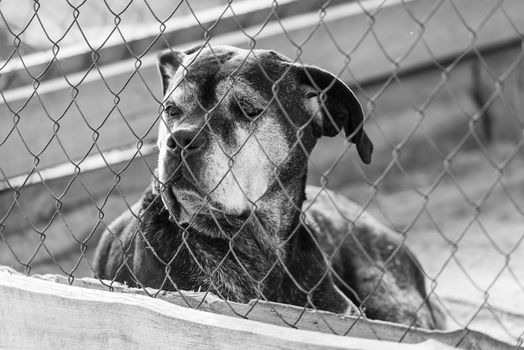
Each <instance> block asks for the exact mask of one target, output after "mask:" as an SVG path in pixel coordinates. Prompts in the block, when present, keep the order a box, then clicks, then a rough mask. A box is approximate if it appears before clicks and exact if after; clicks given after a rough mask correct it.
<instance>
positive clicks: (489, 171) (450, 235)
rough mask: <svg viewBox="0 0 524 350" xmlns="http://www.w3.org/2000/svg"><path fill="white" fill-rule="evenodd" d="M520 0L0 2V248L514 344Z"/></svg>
mask: <svg viewBox="0 0 524 350" xmlns="http://www.w3.org/2000/svg"><path fill="white" fill-rule="evenodd" d="M211 7H213V8H212V9H210V8H211ZM521 7H522V6H521V5H520V4H519V3H518V2H512V1H506V2H504V1H496V0H490V1H488V0H486V1H482V2H479V3H478V4H475V5H472V4H468V3H467V2H465V1H460V0H440V1H433V2H429V1H423V0H412V1H393V0H391V1H387V0H386V1H374V0H369V1H364V0H361V1H354V2H343V1H326V2H315V1H303V2H300V3H299V2H298V1H292V0H286V1H277V0H274V1H267V2H246V1H242V2H237V1H232V0H229V1H214V0H208V1H202V2H192V1H188V0H182V1H180V2H175V3H172V2H162V1H153V0H144V1H138V0H130V1H117V2H106V1H99V2H86V1H84V2H81V1H78V2H74V1H67V2H65V3H60V4H55V3H43V2H42V3H41V2H40V1H37V0H35V1H25V2H23V1H22V2H17V4H16V5H15V4H14V3H10V2H7V1H1V2H0V18H1V20H0V56H1V57H0V58H1V59H2V60H3V61H2V62H0V88H1V90H0V95H1V96H2V99H1V100H0V108H1V119H2V120H1V121H0V123H1V130H0V157H1V158H0V159H1V161H0V172H1V174H2V176H1V178H0V190H1V192H0V196H1V199H0V264H3V265H9V266H12V267H14V268H15V269H17V270H20V271H23V272H25V273H27V274H30V273H35V272H36V273H44V272H59V273H62V274H65V275H67V276H68V278H69V280H70V281H73V279H75V278H79V277H84V276H92V275H95V274H96V275H98V277H100V278H103V283H104V284H106V285H107V286H108V288H111V285H112V283H114V282H115V281H118V282H125V283H127V284H129V285H131V286H134V287H138V288H142V289H143V290H144V291H145V292H146V293H148V294H151V293H150V289H147V288H146V287H155V288H158V289H166V290H175V291H178V290H198V291H203V292H206V293H207V292H209V293H212V294H216V295H217V296H219V297H220V298H222V299H224V300H225V301H226V302H227V304H228V306H229V308H230V310H231V311H232V312H233V313H236V314H238V316H241V317H245V318H248V319H249V316H250V312H251V310H252V309H249V310H248V311H247V312H242V313H241V312H239V311H237V310H236V309H235V305H236V304H235V303H230V302H231V301H232V302H243V303H245V302H248V301H250V300H254V301H252V304H250V305H252V306H253V307H254V306H255V305H256V304H257V303H258V302H265V301H276V302H286V303H291V304H294V305H297V306H299V307H301V308H302V313H301V314H300V316H299V317H298V318H297V319H293V320H289V319H284V318H282V323H283V324H285V325H288V326H291V327H298V326H297V325H298V324H299V323H300V318H301V317H302V316H301V315H303V313H304V312H306V310H307V309H314V310H327V311H335V312H338V313H344V312H347V313H353V314H357V315H359V317H358V318H357V321H356V322H358V320H360V319H361V318H368V317H369V318H372V319H373V318H378V319H387V320H393V321H398V322H402V323H404V324H406V325H408V326H409V327H408V328H407V329H406V334H408V333H409V332H410V330H411V328H412V327H414V326H422V327H429V328H433V327H436V326H437V325H438V324H439V321H438V320H437V319H439V318H441V316H445V317H446V318H447V324H448V326H451V327H461V328H477V329H481V330H483V331H486V332H488V333H490V334H493V335H495V336H497V337H499V338H501V339H504V340H506V341H507V342H510V343H511V344H513V345H515V346H516V347H519V346H520V345H521V343H522V339H523V334H524V329H523V328H522V321H523V320H524V314H522V313H521V312H519V311H518V310H523V308H522V307H524V285H523V279H524V270H523V269H522V267H521V266H520V264H519V263H518V261H519V260H520V258H521V257H522V256H523V253H524V250H523V248H522V240H523V237H524V235H523V234H522V228H523V227H524V225H523V220H522V219H523V214H524V212H523V210H522V202H523V200H524V197H523V194H522V191H521V190H520V186H519V184H520V183H521V180H522V171H521V170H520V169H521V168H522V167H521V166H522V160H523V159H524V158H523V157H522V152H521V147H522V143H523V138H522V130H523V121H522V116H521V113H520V108H519V107H522V102H521V100H522V99H521V97H522V93H523V89H524V88H523V86H524V84H523V76H524V75H523V74H524V68H523V67H524V65H523V64H522V61H523V57H524V53H523V51H522V41H523V34H522V30H523V28H524V26H523V24H522V20H521V19H520V18H519V16H518V12H516V11H515V9H520V8H521ZM396 26H398V27H400V28H402V29H401V30H400V33H401V34H399V35H401V36H400V37H399V36H398V35H397V36H395V35H393V34H391V35H390V36H388V33H392V32H394V31H395V29H394V28H393V27H396ZM181 33H188V34H184V35H182V34H181ZM395 33H396V32H395ZM177 35H178V36H177ZM441 37H443V38H445V41H444V42H442V40H441V39H439V38H441ZM452 38H455V39H456V40H451V39H452ZM218 43H226V44H233V45H235V46H242V47H244V49H243V51H235V52H233V53H232V52H229V51H228V50H229V49H224V48H223V47H221V46H219V45H218ZM193 44H198V45H197V46H196V47H194V48H193V49H190V51H186V53H185V54H182V53H180V52H181V51H180V49H181V48H184V49H188V48H189V47H191V46H192V45H193ZM165 49H167V51H163V52H164V55H163V56H162V58H161V59H160V71H161V72H160V73H161V74H162V76H163V79H164V81H163V84H164V86H163V87H162V82H161V79H160V74H158V72H157V70H158V68H157V66H156V62H157V56H158V54H159V52H160V50H165ZM263 49H271V50H276V51H283V52H285V54H286V56H288V57H289V59H285V58H282V57H283V56H280V55H279V54H275V53H269V52H267V51H264V50H263ZM162 60H164V61H162ZM162 62H163V63H162ZM308 64H314V65H316V66H319V67H321V68H324V69H327V70H328V71H330V73H327V72H326V71H323V70H318V69H317V68H314V67H313V66H310V65H308ZM213 70H214V71H213ZM212 72H214V73H213V79H215V78H216V76H219V75H220V74H222V75H224V74H225V76H223V77H222V78H221V80H213V81H212V80H209V79H208V76H210V75H211V73H212ZM224 72H227V74H226V73H224ZM253 74H254V76H253ZM327 77H328V78H327ZM206 79H207V80H206ZM216 79H218V78H216ZM326 79H327V80H326ZM217 81H219V82H218V83H217ZM342 82H345V83H346V84H349V85H350V86H351V88H352V89H353V91H354V92H355V93H356V95H357V96H358V99H359V100H360V103H361V104H362V106H363V107H364V111H365V112H364V113H363V115H362V120H358V118H357V119H355V118H356V117H355V115H358V108H357V109H355V108H356V107H355V106H357V105H358V104H355V102H351V101H350V100H351V96H352V94H351V92H349V93H348V91H349V90H347V89H348V88H347V86H346V85H344V83H342ZM162 90H164V91H162ZM342 90H343V91H344V93H343V94H342V93H341V91H342ZM210 96H211V97H210ZM341 96H342V97H341ZM348 99H349V100H348ZM348 110H349V111H350V112H351V113H349V112H348ZM362 127H363V128H364V129H365V130H366V132H367V134H369V136H370V138H371V139H372V141H373V143H374V154H373V160H372V162H371V165H369V166H365V165H362V163H361V162H360V160H359V158H358V155H357V153H358V154H360V156H361V158H362V159H363V160H365V155H364V156H362V154H365V153H366V145H365V142H364V141H362V140H363V139H362V137H363V136H362ZM157 129H159V130H160V133H159V136H158V138H157V135H156V130H157ZM334 134H338V136H336V137H333V138H326V137H323V138H319V136H320V135H324V136H334ZM348 141H349V142H348ZM354 144H355V145H356V147H355V145H354ZM315 145H316V147H315V148H313V146H315ZM359 147H360V148H359ZM356 148H358V152H356V151H355V149H356ZM367 151H368V152H371V151H370V150H369V149H368V150H367ZM362 152H364V153H362ZM349 169H351V170H349ZM306 175H307V184H308V186H310V185H316V186H318V187H308V189H307V190H306V191H305V192H304V187H303V186H304V185H305V184H306ZM150 183H152V185H149V184H150ZM148 186H149V187H148ZM146 188H149V189H148V190H146V193H145V194H143V191H144V189H146ZM328 188H329V189H330V190H328ZM331 190H334V191H335V192H338V193H341V194H343V195H346V196H348V197H350V198H351V199H352V200H353V201H354V202H353V201H350V200H348V199H347V198H345V197H343V196H340V195H339V194H336V193H335V192H333V191H331ZM304 193H305V194H306V195H307V199H306V197H305V196H304ZM140 198H142V199H140ZM144 198H145V199H144ZM137 201H138V203H139V204H138V205H137V204H134V203H135V202H137ZM355 203H359V205H357V204H355ZM122 211H124V212H126V213H127V214H125V215H126V217H125V219H117V221H114V220H115V219H116V218H117V217H118V215H119V214H120V213H121V212H122ZM370 214H372V215H373V216H374V217H376V218H377V219H378V220H377V219H374V218H373V217H371V216H370ZM112 222H114V223H112ZM380 222H382V223H383V224H385V226H384V225H383V224H382V223H380ZM111 223H112V224H111ZM386 226H389V227H392V228H393V229H394V230H395V231H393V230H390V229H389V228H386ZM103 232H105V233H103ZM122 232H127V233H128V234H129V236H122V235H123V234H122ZM101 236H102V237H104V238H102V243H99V241H100V237H101ZM104 240H105V242H106V243H103V242H104ZM110 241H111V242H112V243H108V242H110ZM99 244H101V245H102V246H103V245H104V244H106V248H107V249H106V251H105V253H99V255H98V257H97V258H96V259H98V262H97V264H95V265H96V266H94V265H93V259H94V254H95V248H96V247H97V245H99ZM101 251H102V250H101ZM137 252H140V253H137ZM100 254H101V255H100ZM101 256H102V257H101ZM414 257H416V258H414ZM417 260H418V261H417ZM344 264H345V265H344ZM403 278H404V279H405V280H403ZM156 295H157V294H155V293H154V294H152V296H156ZM181 295H182V296H183V294H181ZM188 305H189V303H188ZM189 306H191V305H189ZM192 306H193V307H195V305H192ZM196 307H199V305H197V306H196ZM243 310H244V309H243ZM388 310H389V311H388ZM391 310H394V311H391ZM439 310H440V311H439ZM318 315H319V317H321V318H322V315H323V314H322V313H318ZM399 315H400V316H399ZM324 322H325V324H326V326H327V327H328V328H330V325H329V322H328V321H326V320H324ZM350 330H351V327H350V328H349V329H347V330H345V332H343V333H345V334H347V333H349V332H350ZM332 331H333V332H334V333H340V332H337V331H335V329H332Z"/></svg>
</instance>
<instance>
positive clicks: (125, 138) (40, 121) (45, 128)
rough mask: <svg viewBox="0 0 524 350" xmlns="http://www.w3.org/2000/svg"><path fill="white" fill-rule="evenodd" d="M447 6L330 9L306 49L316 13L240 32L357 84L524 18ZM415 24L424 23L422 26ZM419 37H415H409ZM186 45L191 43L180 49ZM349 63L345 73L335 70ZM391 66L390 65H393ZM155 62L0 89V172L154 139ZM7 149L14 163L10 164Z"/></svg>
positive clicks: (235, 39) (238, 41) (456, 50)
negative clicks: (35, 85) (475, 30)
mask: <svg viewBox="0 0 524 350" xmlns="http://www.w3.org/2000/svg"><path fill="white" fill-rule="evenodd" d="M454 4H455V5H454V6H455V7H454V6H452V5H451V4H449V2H444V3H442V4H440V5H438V8H436V9H433V7H434V6H436V5H435V3H434V2H432V1H427V0H423V1H408V2H406V1H399V0H389V1H386V2H385V3H384V2H383V1H375V0H371V1H364V2H354V3H353V2H352V3H347V4H343V5H338V6H333V7H330V8H329V9H328V11H327V13H326V16H325V17H323V18H322V24H321V26H320V27H319V28H318V29H316V31H315V32H314V33H313V34H312V36H311V38H309V39H308V40H307V41H306V42H305V43H303V41H304V40H305V39H306V38H307V37H308V36H309V35H310V34H311V32H312V31H314V30H315V28H316V26H317V24H318V23H319V15H318V14H303V15H298V16H293V17H288V18H285V19H283V20H281V21H280V22H277V23H269V24H268V25H266V26H264V27H263V29H261V28H260V26H255V27H252V28H247V29H246V30H245V32H246V33H251V34H253V35H254V34H255V33H257V32H260V33H258V34H257V35H256V37H255V39H256V45H255V47H256V48H271V49H276V50H278V51H281V52H283V53H285V54H288V55H290V56H291V57H296V56H297V50H298V49H297V46H299V47H300V60H301V61H304V62H307V63H312V64H316V65H319V66H322V67H324V68H326V69H329V70H331V71H333V72H335V73H338V72H340V73H341V76H342V78H343V79H345V80H347V81H357V82H359V83H361V84H362V83H365V82H366V81H377V79H384V78H387V77H390V76H391V74H393V73H395V74H401V73H402V71H403V70H407V71H413V69H415V68H417V67H421V66H427V65H431V66H433V67H434V66H435V62H437V61H439V60H449V58H450V57H455V56H457V55H459V54H461V53H462V52H463V50H464V49H468V48H469V49H471V48H472V47H475V48H476V49H477V50H480V51H482V50H487V49H490V48H492V47H493V46H497V45H501V43H508V42H510V43H511V42H513V41H515V40H516V39H517V41H518V40H520V37H519V35H518V33H516V32H515V28H517V30H521V31H522V30H523V28H524V18H523V17H522V16H520V15H519V14H520V13H523V12H524V2H522V1H520V0H507V1H505V2H504V3H503V6H504V9H505V10H506V13H507V14H508V16H509V18H510V19H511V20H512V21H513V25H514V26H515V28H514V27H513V26H512V25H510V24H509V22H508V19H507V18H506V17H505V14H504V13H502V12H501V11H500V10H496V11H495V12H494V13H491V12H490V9H491V8H493V7H494V6H495V5H496V4H498V2H497V3H496V2H495V1H493V0H479V1H476V2H474V3H473V2H470V1H466V0H459V1H455V2H454ZM363 9H365V10H366V11H368V12H369V13H371V14H373V16H372V18H373V22H372V23H373V32H368V31H367V30H368V28H369V25H370V21H371V19H370V17H369V15H368V14H366V13H364V12H363ZM408 10H409V11H408ZM456 11H459V12H460V13H461V14H462V16H463V18H460V17H458V16H457V15H456ZM488 15H489V16H488ZM486 17H487V19H486ZM415 19H416V20H419V21H423V23H424V26H423V28H424V29H421V28H422V27H421V26H420V25H419V24H417V23H416V20H415ZM485 19H486V21H484V20H485ZM463 21H464V22H465V23H466V24H467V25H469V26H470V27H472V28H476V27H477V26H478V25H479V23H482V24H483V26H482V28H481V29H480V30H479V31H478V33H477V37H476V38H475V40H474V41H472V39H471V33H470V32H469V31H468V30H467V29H466V28H467V27H466V25H465V24H464V23H463ZM283 28H284V29H285V33H284V29H283ZM328 30H329V31H328ZM419 32H420V33H422V36H421V38H422V40H418V39H417V38H419V35H418V33H419ZM361 39H362V40H361ZM377 40H378V41H379V42H380V45H381V46H378V42H377ZM334 41H336V43H337V44H336V45H335V43H334ZM519 42H520V41H519ZM212 43H215V44H217V43H225V44H232V45H238V46H243V47H249V46H250V44H251V40H250V39H249V38H248V37H247V36H246V34H245V33H244V32H233V33H228V34H222V35H217V36H214V37H213V38H212ZM187 46H190V44H186V45H183V47H187ZM426 47H429V48H430V49H431V52H429V51H428V50H427V49H426ZM178 48H181V47H178ZM383 52H387V54H388V55H389V56H390V58H387V57H386V56H385V55H384V53H383ZM346 53H347V54H346ZM404 54H405V55H404ZM348 55H349V56H348ZM347 59H350V61H349V66H348V69H344V70H343V69H342V68H343V67H344V66H345V63H346V62H345V60H347ZM391 59H397V61H396V62H397V63H396V64H395V63H393V62H392V61H391ZM155 61H156V53H155V54H151V55H146V56H144V57H143V58H142V59H141V61H140V68H138V72H139V74H140V75H138V73H136V71H137V69H136V64H137V62H136V60H134V59H132V60H126V61H123V62H120V63H116V64H109V65H106V66H102V67H100V73H99V72H98V71H96V70H92V71H90V72H89V73H87V74H86V73H76V74H72V75H70V76H69V77H68V79H69V83H66V82H65V81H64V79H54V80H50V81H46V82H43V83H42V84H40V85H39V87H38V89H37V91H38V96H33V97H32V98H29V96H32V95H33V94H34V88H33V87H32V86H29V87H27V86H26V87H21V88H18V89H14V90H10V91H5V92H3V93H2V97H3V100H4V101H3V103H1V104H0V115H3V116H6V117H5V118H0V140H3V139H4V138H6V137H7V136H8V135H9V134H10V133H11V134H10V136H9V137H7V140H6V141H5V142H4V143H3V144H2V146H1V147H0V158H1V159H3V160H4V161H3V162H2V164H1V168H2V171H3V173H4V174H6V176H7V177H11V176H14V175H18V174H21V173H25V172H28V171H30V170H31V169H33V167H34V164H35V162H37V163H38V167H39V168H42V167H47V166H50V165H53V164H58V163H62V162H66V161H67V156H69V157H70V158H73V159H77V158H80V157H83V156H85V155H86V154H89V152H90V149H91V147H93V145H94V143H96V146H97V147H99V148H100V149H101V150H108V149H112V148H114V147H119V146H121V145H124V144H129V143H132V142H137V141H139V140H141V139H143V138H145V139H146V140H152V139H154V132H153V133H152V132H151V131H150V130H151V128H153V129H155V126H154V123H155V121H156V119H157V109H158V108H157V107H158V103H159V98H160V87H159V83H158V79H159V78H158V73H157V70H156V67H155ZM101 77H103V78H101ZM80 82H81V84H79V83H80ZM76 84H79V85H78V86H76ZM71 85H72V86H76V88H77V89H78V93H76V92H74V93H72V86H71ZM44 106H45V107H44ZM56 120H58V122H57V123H58V124H55V121H56ZM34 125H39V126H40V127H39V128H34ZM57 125H59V126H60V128H59V130H58V131H56V130H55V129H56V127H57ZM15 127H16V129H15ZM13 129H15V130H13ZM19 134H20V135H21V136H19ZM55 134H56V135H57V136H56V137H55ZM115 135H118V137H115ZM22 138H23V140H22ZM94 139H96V142H95V141H94ZM58 140H60V142H61V144H60V143H59V142H58ZM24 143H25V144H24ZM26 145H27V148H28V150H27V149H26ZM62 145H63V148H62ZM15 150H16V153H17V155H19V156H18V157H10V156H9V155H10V154H13V152H15ZM64 150H65V151H64ZM31 152H32V153H33V154H31ZM65 153H67V156H66V154H65ZM35 156H36V157H35Z"/></svg>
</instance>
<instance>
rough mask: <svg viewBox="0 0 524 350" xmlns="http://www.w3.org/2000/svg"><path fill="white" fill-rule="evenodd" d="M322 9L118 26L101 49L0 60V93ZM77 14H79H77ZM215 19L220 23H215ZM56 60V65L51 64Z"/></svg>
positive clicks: (290, 5)
mask: <svg viewBox="0 0 524 350" xmlns="http://www.w3.org/2000/svg"><path fill="white" fill-rule="evenodd" d="M342 2H343V0H331V1H329V6H334V5H336V4H339V3H342ZM322 5H323V4H322V3H321V2H319V1H315V0H279V1H278V3H272V2H269V1H257V0H255V1H253V0H251V1H240V2H232V3H231V4H230V5H229V6H225V5H224V6H220V7H214V8H210V9H206V10H203V11H199V12H197V13H196V15H193V14H190V15H186V16H183V17H180V16H178V14H177V13H175V14H174V16H173V17H172V18H171V19H169V20H168V21H166V22H165V23H163V28H164V29H163V30H161V29H160V28H161V27H162V26H161V23H155V24H149V25H141V24H140V23H137V27H138V28H136V27H134V28H132V29H131V30H132V31H131V32H129V30H126V29H127V28H125V27H124V28H122V26H120V27H119V30H120V31H121V32H122V33H123V36H124V37H125V41H124V40H123V38H122V36H120V35H113V36H110V37H109V38H108V39H107V40H105V41H104V44H103V46H101V47H97V46H95V45H93V46H94V47H90V46H88V45H87V44H86V43H78V44H76V45H72V46H67V47H61V48H60V50H58V52H56V51H55V52H53V50H47V51H44V52H37V53H33V54H29V55H26V56H24V58H23V61H22V60H21V59H20V58H18V57H13V58H12V59H11V60H10V61H9V62H2V61H0V67H2V69H1V70H0V74H1V76H2V79H1V80H0V89H2V90H7V89H12V88H15V87H19V86H24V85H31V84H33V80H34V78H35V77H37V78H38V80H39V81H40V82H42V81H45V80H49V79H52V78H58V77H62V76H63V75H66V76H67V75H70V74H72V73H76V72H79V71H85V70H87V69H89V68H90V67H91V65H93V64H95V63H96V64H97V65H99V66H101V65H105V64H109V63H114V62H116V61H119V60H123V59H128V58H131V57H133V56H137V57H139V56H142V55H143V54H145V53H147V52H153V51H158V50H161V49H165V48H166V47H167V46H168V45H169V44H167V43H171V46H172V45H174V44H175V43H176V44H177V45H182V44H184V43H191V42H194V41H197V40H204V38H205V36H206V31H208V32H209V35H212V36H215V35H220V34H224V33H227V32H233V31H237V30H240V29H242V28H244V27H251V26H254V25H261V24H262V23H264V22H265V21H267V20H268V19H270V20H275V18H279V19H283V18H286V17H290V16H296V15H298V14H301V13H305V12H314V11H317V10H319V9H320V8H321V6H322ZM80 11H82V10H80ZM219 17H220V19H219ZM57 61H58V62H59V64H57Z"/></svg>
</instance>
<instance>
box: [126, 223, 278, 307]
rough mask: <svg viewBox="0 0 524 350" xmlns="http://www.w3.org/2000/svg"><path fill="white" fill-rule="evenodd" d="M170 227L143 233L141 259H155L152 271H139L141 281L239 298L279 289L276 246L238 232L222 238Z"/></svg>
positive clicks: (269, 293)
mask: <svg viewBox="0 0 524 350" xmlns="http://www.w3.org/2000/svg"><path fill="white" fill-rule="evenodd" d="M170 231H171V230H169V229H160V230H157V231H156V232H154V233H152V232H148V233H147V234H146V235H145V239H147V240H148V242H149V244H148V246H149V248H148V249H139V250H138V251H141V252H143V253H142V254H146V255H147V256H145V257H142V259H146V260H149V261H153V262H154V266H156V267H155V270H156V271H154V273H152V271H151V270H150V269H149V270H148V271H144V273H143V274H142V275H143V277H144V278H145V279H147V281H141V282H142V283H143V284H145V285H151V283H153V284H155V285H156V287H158V288H160V287H161V288H162V289H167V290H176V289H181V290H195V291H210V292H212V293H214V294H216V295H218V296H220V297H223V298H225V299H228V300H231V301H238V302H247V301H249V300H251V299H255V298H258V297H261V296H262V295H264V296H265V297H268V296H270V295H272V294H274V291H275V290H279V288H278V287H279V285H280V283H281V280H282V275H283V268H282V266H283V256H282V255H283V253H282V251H281V249H280V248H278V247H269V246H267V242H264V245H262V243H261V242H256V241H254V240H253V239H247V238H245V237H242V236H240V237H239V236H237V237H235V238H234V239H232V240H227V239H219V238H210V237H205V236H202V235H201V234H198V233H190V232H185V233H180V232H176V231H175V232H170ZM142 244H143V243H142ZM147 265H150V264H143V263H140V264H136V265H135V266H136V267H137V268H138V269H140V268H141V266H147ZM166 276H168V277H167V278H166ZM159 283H160V285H159ZM162 283H163V285H162Z"/></svg>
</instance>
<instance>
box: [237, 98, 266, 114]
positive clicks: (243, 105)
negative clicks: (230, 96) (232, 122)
mask: <svg viewBox="0 0 524 350" xmlns="http://www.w3.org/2000/svg"><path fill="white" fill-rule="evenodd" d="M236 106H237V109H238V110H239V112H240V113H241V114H242V115H245V116H246V117H249V118H250V119H254V118H256V117H258V116H259V115H260V114H261V113H262V112H263V111H264V109H263V108H258V107H256V106H254V105H253V104H252V103H250V102H249V101H247V100H245V99H237V101H236Z"/></svg>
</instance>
